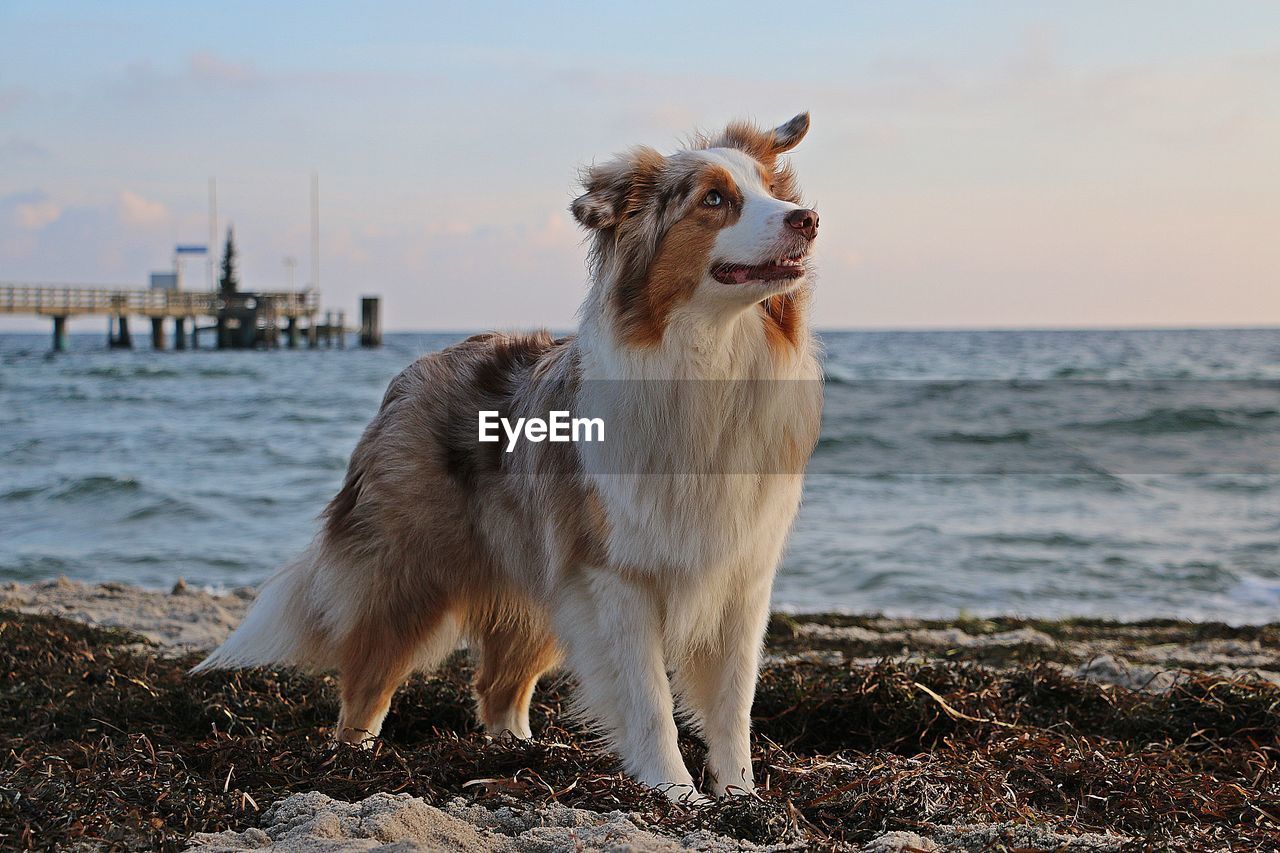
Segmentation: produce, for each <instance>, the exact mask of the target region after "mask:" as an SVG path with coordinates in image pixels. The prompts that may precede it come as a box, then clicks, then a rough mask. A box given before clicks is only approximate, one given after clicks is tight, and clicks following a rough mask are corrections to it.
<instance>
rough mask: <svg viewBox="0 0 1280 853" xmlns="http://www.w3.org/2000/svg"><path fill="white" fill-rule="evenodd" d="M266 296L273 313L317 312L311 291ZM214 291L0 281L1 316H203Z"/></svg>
mask: <svg viewBox="0 0 1280 853" xmlns="http://www.w3.org/2000/svg"><path fill="white" fill-rule="evenodd" d="M254 295H255V296H257V297H264V298H268V299H270V300H271V304H272V306H273V308H274V309H275V314H276V316H282V317H309V316H311V315H313V314H315V313H316V312H317V311H319V310H320V295H319V294H318V293H317V292H315V291H313V290H304V291H298V292H295V291H283V292H270V293H256V294H254ZM221 307H222V297H221V295H220V294H219V293H217V292H216V291H214V292H211V291H207V290H205V291H185V290H144V289H141V288H138V289H110V288H102V287H76V286H68V285H47V284H0V314H39V315H43V316H52V317H72V316H76V315H82V314H106V315H115V316H144V317H208V316H213V315H216V314H217V313H218V310H219V308H221Z"/></svg>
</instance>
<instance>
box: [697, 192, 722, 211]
mask: <svg viewBox="0 0 1280 853" xmlns="http://www.w3.org/2000/svg"><path fill="white" fill-rule="evenodd" d="M723 202H724V197H723V196H721V195H720V193H719V192H718V191H717V190H712V191H711V192H709V193H707V194H706V195H704V196H703V197H702V203H703V204H705V205H706V206H707V207H719V206H720V205H721V204H722V203H723Z"/></svg>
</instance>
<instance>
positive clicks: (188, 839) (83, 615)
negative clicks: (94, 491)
mask: <svg viewBox="0 0 1280 853" xmlns="http://www.w3.org/2000/svg"><path fill="white" fill-rule="evenodd" d="M251 598H252V591H251V590H247V589H243V590H236V591H233V592H232V593H230V594H228V595H223V596H219V595H213V594H211V593H208V592H204V591H199V590H194V589H190V588H182V587H181V586H180V587H179V588H177V589H175V590H174V591H173V592H171V593H165V592H158V591H147V590H140V589H138V588H135V587H130V586H127V585H123V584H103V585H90V584H82V583H76V582H72V581H67V580H58V581H48V582H43V583H30V584H17V583H10V584H6V585H4V586H3V587H0V611H7V612H0V622H2V623H3V626H4V632H5V638H6V642H7V643H8V644H10V646H12V647H13V648H11V650H10V652H8V654H9V655H10V659H9V660H7V661H6V662H5V666H6V667H7V668H8V669H9V676H8V677H9V679H10V680H9V682H8V683H7V686H6V693H7V694H8V699H7V700H5V701H6V709H7V710H6V715H5V719H4V721H3V722H4V723H5V724H6V725H5V727H6V728H8V729H9V731H6V732H4V733H3V734H4V743H3V744H2V745H3V746H4V747H5V749H7V750H9V751H10V757H9V758H8V759H5V760H4V761H3V762H0V792H2V791H4V790H5V789H8V790H11V791H13V790H16V791H23V790H24V787H25V788H31V787H32V786H34V788H35V789H34V790H28V791H27V792H26V796H25V798H21V799H17V800H13V801H10V798H9V797H7V796H0V813H3V812H9V811H10V810H12V812H13V813H12V814H9V815H7V816H6V817H5V818H4V819H3V820H0V823H5V822H10V825H12V826H18V827H25V830H24V831H26V832H28V833H30V835H29V837H28V838H27V841H28V842H30V843H34V844H36V845H40V844H42V843H43V844H50V843H52V844H57V845H60V846H61V845H64V844H69V843H74V842H75V841H83V842H89V843H90V845H91V846H99V847H100V846H104V844H105V845H110V844H119V845H120V846H124V847H153V846H161V847H165V848H169V849H181V848H182V847H183V846H185V845H188V844H199V845H201V846H200V847H198V848H197V849H204V850H209V851H222V850H243V849H257V848H260V847H262V846H264V845H267V844H275V845H276V848H275V849H280V850H295V849H296V850H302V849H313V848H314V847H315V846H316V845H318V844H320V843H321V842H323V843H325V844H327V845H329V846H328V847H327V848H326V849H374V848H375V847H377V846H378V845H380V844H390V843H393V842H397V841H398V842H405V843H408V844H409V845H410V846H409V847H408V848H406V849H415V848H414V847H413V846H412V845H415V844H416V845H418V846H419V847H421V848H422V849H446V850H482V849H506V850H553V849H562V848H564V847H567V846H573V845H578V846H579V847H580V849H586V850H598V849H606V848H609V847H610V845H615V846H616V845H619V844H624V843H625V844H630V845H631V848H630V849H639V850H676V849H698V850H707V851H725V850H756V849H807V848H809V847H812V846H824V847H835V848H837V849H868V850H884V851H887V850H911V849H919V850H932V849H958V850H967V849H973V850H977V849H989V848H990V847H991V846H992V845H993V844H997V843H1000V844H1005V845H1007V846H1009V847H1015V848H1016V847H1021V848H1025V849H1033V850H1034V849H1046V850H1047V849H1072V850H1076V849H1079V850H1113V849H1123V848H1124V847H1126V846H1132V845H1134V844H1136V843H1138V842H1139V841H1143V840H1145V841H1150V840H1151V839H1155V840H1156V843H1158V844H1173V845H1184V846H1191V847H1195V846H1200V845H1202V844H1203V845H1209V844H1210V843H1211V842H1212V841H1213V839H1215V838H1217V839H1219V840H1220V841H1225V840H1226V839H1227V838H1229V837H1231V836H1228V835H1224V834H1223V833H1225V832H1226V831H1227V828H1228V826H1229V825H1230V824H1241V822H1242V821H1245V822H1246V823H1247V824H1248V825H1247V826H1246V829H1245V830H1241V831H1242V832H1243V831H1246V830H1247V834H1246V835H1242V836H1240V838H1241V839H1243V840H1241V841H1238V842H1237V843H1238V844H1239V846H1240V847H1241V848H1248V847H1258V848H1262V847H1265V843H1264V841H1266V842H1267V843H1270V842H1274V841H1276V840H1278V839H1280V797H1277V796H1276V795H1275V794H1274V791H1275V790H1277V783H1278V782H1280V771H1277V767H1276V760H1277V758H1276V757H1277V755H1278V754H1280V743H1278V742H1277V737H1280V735H1277V729H1280V710H1277V709H1278V708H1280V624H1272V625H1263V626H1227V625H1223V624H1219V623H1188V622H1178V621H1176V620H1148V621H1146V622H1135V623H1119V622H1107V621H1102V620H1092V619H1075V620H1072V619H1065V620H1033V619H1014V618H996V619H976V618H961V619H955V620H922V619H899V618H887V617H882V616H858V615H848V614H816V615H815V614H810V615H804V614H781V613H780V614H775V615H774V617H773V619H772V620H771V622H770V627H769V635H768V638H767V654H766V665H765V670H764V672H763V673H762V679H761V687H760V692H759V694H758V697H757V703H756V708H755V711H754V716H755V718H756V730H757V741H758V743H757V755H756V763H757V769H758V772H759V775H760V777H761V782H762V791H761V792H760V795H759V796H758V797H754V798H738V800H737V801H730V802H724V803H718V804H716V805H714V806H712V807H710V808H708V809H690V808H682V807H679V806H671V805H669V804H667V803H666V802H665V800H664V799H663V798H661V797H656V796H655V795H653V794H651V793H649V792H647V791H645V790H643V789H639V788H638V786H635V785H633V784H631V783H630V782H628V781H627V780H625V779H623V778H621V777H619V776H618V774H617V773H616V770H615V768H614V766H613V763H612V760H611V758H610V757H609V756H608V755H607V754H604V753H602V752H600V751H599V750H597V749H596V748H595V747H594V746H593V744H592V743H591V739H590V737H589V735H588V733H585V732H582V731H581V730H580V729H578V728H576V727H575V725H574V724H573V723H572V721H571V719H570V718H568V717H567V716H566V715H565V713H564V708H563V702H564V700H565V699H566V698H567V696H568V694H569V693H570V691H569V690H568V689H567V688H566V686H565V685H564V683H563V679H555V678H552V679H546V680H545V683H544V685H542V686H540V687H539V691H538V699H537V700H536V707H535V718H537V721H536V722H535V726H534V730H535V741H534V742H532V743H528V744H524V743H518V742H513V741H509V740H507V739H503V740H497V741H495V740H493V739H492V738H486V737H485V736H484V735H483V734H481V733H479V732H478V731H477V729H476V726H475V722H474V718H473V715H472V712H471V705H470V695H469V688H468V678H469V675H470V670H469V664H468V663H467V662H466V661H465V656H463V655H457V656H455V658H454V659H453V660H451V662H450V663H449V664H448V665H447V666H446V667H445V669H444V670H443V671H442V672H441V673H438V674H435V675H432V676H430V677H415V678H414V679H413V680H412V681H411V682H410V684H409V685H408V686H407V687H405V688H403V689H402V691H401V695H400V696H399V697H398V699H397V704H396V709H395V710H393V715H392V717H391V718H390V719H389V720H388V732H387V734H386V737H385V739H384V740H382V741H380V742H379V744H378V745H377V746H376V747H375V749H374V750H373V751H372V753H369V752H359V751H355V750H338V751H334V750H332V749H330V748H328V746H327V744H326V743H325V739H324V737H323V730H324V728H325V727H326V726H329V725H331V724H332V720H330V719H328V717H329V716H330V715H331V711H332V708H331V705H332V702H333V679H332V678H328V677H325V676H317V677H311V676H304V675H301V674H296V673H291V672H289V671H283V672H281V673H273V672H263V671H252V672H250V673H244V674H230V673H216V674H213V675H210V676H201V677H199V678H190V677H188V676H186V675H185V669H186V667H189V666H190V665H191V663H193V662H194V661H195V660H196V659H198V658H197V657H196V652H197V650H200V649H208V648H209V647H211V646H212V645H213V644H216V643H217V642H220V641H221V639H222V638H223V637H224V636H225V635H226V633H227V632H229V631H230V629H231V628H232V627H234V625H235V624H236V623H237V622H238V620H239V618H240V617H241V616H242V614H243V612H244V609H245V608H246V607H247V605H248V603H249V601H250V600H251ZM17 614H25V615H17ZM84 625H89V626H94V627H90V628H85V627H81V626H84ZM86 679H88V682H87V683H86ZM81 703H83V705H82V704H81ZM179 705H181V706H182V708H181V709H180V712H179V709H177V706H179ZM108 706H109V707H108ZM171 706H172V707H171ZM1260 727H1261V728H1260ZM139 738H142V739H144V740H145V741H146V743H147V744H149V748H150V749H152V750H155V751H156V755H157V756H159V757H156V758H150V757H147V756H146V755H142V756H141V757H139V754H138V753H137V750H138V749H140V748H143V747H141V746H140V744H141V742H142V741H140V740H139ZM1206 742H1208V743H1209V744H1210V745H1211V747H1212V749H1210V750H1209V752H1205V744H1206ZM108 744H109V745H108ZM91 745H92V746H91ZM85 749H91V750H92V751H93V752H94V754H95V755H97V756H98V758H96V759H95V761H98V762H101V766H102V767H104V768H109V769H110V772H107V775H106V777H104V778H102V779H101V780H100V781H98V782H96V783H95V782H94V781H93V779H92V778H89V779H87V781H85V780H84V779H83V778H82V777H78V778H82V781H81V782H80V783H79V784H80V785H81V786H85V787H81V788H80V790H79V792H78V793H77V795H76V798H75V803H76V804H78V805H76V806H75V808H79V809H80V810H81V812H83V813H81V812H75V813H76V814H77V815H78V817H77V818H76V819H77V821H79V823H77V824H76V825H75V826H77V827H80V829H75V828H68V827H67V826H65V825H63V824H65V820H64V821H62V823H59V822H58V821H53V822H50V820H51V815H52V814H53V813H54V812H56V811H58V810H59V809H62V810H66V809H72V810H73V811H74V809H73V808H72V806H71V805H69V804H68V803H67V802H66V798H67V797H70V796H71V792H72V790H73V789H72V788H67V789H65V790H63V789H58V791H53V790H51V787H50V786H51V785H52V784H53V783H52V782H51V781H48V780H50V779H56V778H58V774H59V773H60V772H63V766H62V763H61V762H65V761H68V760H70V761H71V762H72V764H75V759H74V758H68V756H75V755H83V754H85V753H84V750H85ZM688 749H689V750H690V752H689V753H688V757H691V758H692V760H693V762H696V761H697V755H698V749H699V747H698V745H697V742H696V739H694V738H689V746H688ZM1215 752H1217V753H1221V754H1220V755H1214V754H1213V753H1215ZM54 756H63V758H61V759H54ZM164 756H170V758H168V759H165V758H164ZM51 761H52V763H50V762H51ZM139 762H140V763H139ZM1027 762H1031V763H1030V764H1028V763H1027ZM135 765H136V766H135ZM143 765H146V766H149V767H150V771H149V772H150V773H151V774H152V776H153V777H154V778H153V779H152V780H150V781H147V780H140V781H139V780H135V777H134V775H132V774H134V773H136V772H139V771H138V769H137V768H139V767H142V766H143ZM1125 768H1128V769H1125ZM1246 769H1247V770H1248V773H1246ZM82 773H83V771H82ZM166 773H168V774H172V775H173V778H172V779H166V778H165V774H166ZM113 774H119V778H127V779H129V780H130V781H129V783H128V784H127V785H126V784H124V783H120V784H118V787H119V789H120V792H119V793H110V794H109V795H108V792H107V787H105V786H110V785H111V784H115V783H112V782H111V781H110V780H111V779H112V778H116V776H115V775H113ZM1037 774H1038V775H1039V776H1041V777H1043V779H1037V778H1036V776H1037ZM1123 774H1128V777H1129V779H1130V780H1131V781H1130V782H1129V783H1126V784H1127V785H1129V786H1132V790H1127V788H1126V785H1125V784H1119V782H1118V777H1119V776H1121V775H1123ZM1135 774H1136V775H1135ZM1248 774H1253V775H1252V777H1250V776H1249V775H1248ZM90 775H91V776H92V775H93V774H90ZM144 775H145V774H144ZM1250 778H1252V781H1250ZM157 780H160V781H157ZM160 782H163V784H160ZM157 784H159V785H160V787H161V788H163V790H164V792H166V793H164V798H163V799H162V800H158V801H156V802H155V803H154V804H153V805H152V806H151V807H150V808H151V809H152V810H153V811H154V814H153V815H151V816H148V815H147V814H146V812H147V808H148V807H146V806H145V801H146V799H147V798H148V797H151V796H153V794H152V793H150V792H151V791H152V788H151V787H148V786H154V785H157ZM95 785H97V786H98V787H95ZM1268 785H1270V787H1268ZM130 786H133V787H130ZM1233 786H1234V787H1235V788H1236V789H1238V790H1241V791H1245V790H1247V791H1248V793H1249V796H1248V797H1247V798H1245V799H1243V800H1240V798H1239V797H1238V796H1237V795H1235V794H1232V793H1231V790H1232V787H1233ZM1183 790H1185V792H1186V793H1185V798H1184V797H1183V795H1182V794H1180V793H1179V792H1180V791H1183ZM59 791H60V792H61V793H59ZM128 791H132V792H133V793H132V794H127V793H126V792H128ZM1267 791H1271V792H1273V793H1272V794H1271V795H1268V794H1266V792H1267ZM237 793H238V794H239V795H240V799H237V798H236V797H235V796H234V795H235V794H237ZM126 796H132V797H134V798H135V799H136V801H133V800H131V801H130V803H131V805H130V806H129V807H130V808H132V809H134V810H135V811H137V812H138V814H139V815H141V817H140V818H139V820H138V821H136V823H135V825H130V824H131V821H130V820H121V821H120V823H121V825H122V826H121V828H119V829H118V830H116V831H119V832H122V833H124V834H123V835H121V836H120V837H119V838H110V837H107V838H104V837H103V836H102V835H101V833H103V832H106V831H107V830H105V829H104V828H103V827H106V826H113V825H114V824H115V823H116V822H117V821H116V820H115V819H114V818H115V817H119V816H118V815H117V816H114V817H113V816H112V815H110V814H107V813H106V811H105V808H106V807H104V806H102V805H101V804H102V803H106V802H116V798H120V797H126ZM42 797H44V800H42V799H41V798H42ZM1099 797H1100V798H1102V799H1103V800H1105V801H1106V805H1107V807H1105V808H1104V807H1100V806H1099V805H1098V803H1097V802H1096V801H1094V800H1093V799H1091V798H1099ZM1197 797H1198V798H1200V799H1199V800H1197V799H1196V798H1197ZM1233 797H1235V799H1233ZM1009 798H1012V801H1010V800H1009ZM1183 799H1185V802H1184V801H1183ZM85 800H93V801H95V802H98V803H99V806H98V807H97V809H98V810H97V811H96V812H95V811H94V807H93V806H91V805H89V804H87V803H85V802H84V801H85ZM210 800H216V803H215V802H208V801H210ZM1237 800H1239V801H1238V802H1237ZM1201 801H1204V802H1210V801H1212V802H1213V803H1215V805H1214V807H1213V809H1209V808H1208V807H1207V806H1206V807H1205V809H1204V810H1202V811H1201V812H1200V813H1193V811H1194V810H1192V806H1191V804H1192V803H1193V802H1201ZM42 803H43V805H44V808H42V807H41V804H42ZM1233 803H1234V805H1233ZM119 807H121V808H122V807H123V804H122V805H121V806H119ZM1233 809H1235V810H1236V811H1234V812H1233V811H1232V810H1233ZM24 810H25V811H24ZM1113 813H1114V815H1113ZM1215 814H1216V815H1217V816H1215ZM175 815H177V816H178V817H175ZM1170 815H1171V816H1170ZM1226 816H1230V817H1231V821H1230V822H1227V821H1225V820H1224V818H1225V817H1226ZM179 817H180V818H181V819H180V820H179ZM15 820H16V821H17V822H16V823H13V822H12V821H15ZM155 821H158V822H159V824H158V825H156V824H155V823H154V822H155ZM58 827H61V829H59V828H58ZM81 829H82V830H83V831H81ZM58 832H62V833H63V834H62V835H58V834H57V833H58ZM49 833H54V835H53V836H50V835H49ZM77 833H79V834H77ZM1144 836H1145V838H1144ZM42 839H43V840H42ZM0 843H3V844H6V845H9V844H15V843H19V844H20V843H23V842H22V840H21V839H20V838H14V837H8V838H0ZM1139 846H1140V844H1139Z"/></svg>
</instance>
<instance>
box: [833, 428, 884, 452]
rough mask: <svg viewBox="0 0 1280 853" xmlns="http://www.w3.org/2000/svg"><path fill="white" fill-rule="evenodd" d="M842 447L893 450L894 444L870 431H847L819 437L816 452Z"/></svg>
mask: <svg viewBox="0 0 1280 853" xmlns="http://www.w3.org/2000/svg"><path fill="white" fill-rule="evenodd" d="M841 447H875V448H881V449H884V450H891V449H892V448H893V444H892V443H891V442H888V441H885V440H884V439H883V438H880V437H879V436H875V435H871V434H870V433H863V432H858V433H846V434H845V435H824V436H821V437H820V438H819V439H818V445H817V447H816V450H815V452H822V451H824V450H835V449H837V448H841Z"/></svg>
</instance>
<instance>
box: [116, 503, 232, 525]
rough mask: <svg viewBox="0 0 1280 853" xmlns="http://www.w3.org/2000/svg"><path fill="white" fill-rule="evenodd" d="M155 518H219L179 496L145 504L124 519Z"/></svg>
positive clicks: (171, 519)
mask: <svg viewBox="0 0 1280 853" xmlns="http://www.w3.org/2000/svg"><path fill="white" fill-rule="evenodd" d="M153 518H163V519H165V520H166V521H174V520H189V521H209V520H212V519H214V518H217V515H216V514H215V513H211V512H209V511H208V510H205V509H202V508H201V507H199V506H196V505H195V504H193V503H189V502H187V501H184V500H179V499H178V498H169V497H165V498H160V499H159V500H155V501H152V502H151V503H148V504H146V505H145V506H140V507H138V508H137V509H135V510H133V511H132V512H130V513H128V514H127V515H125V516H124V518H123V519H122V520H123V521H149V520H151V519H153Z"/></svg>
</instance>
